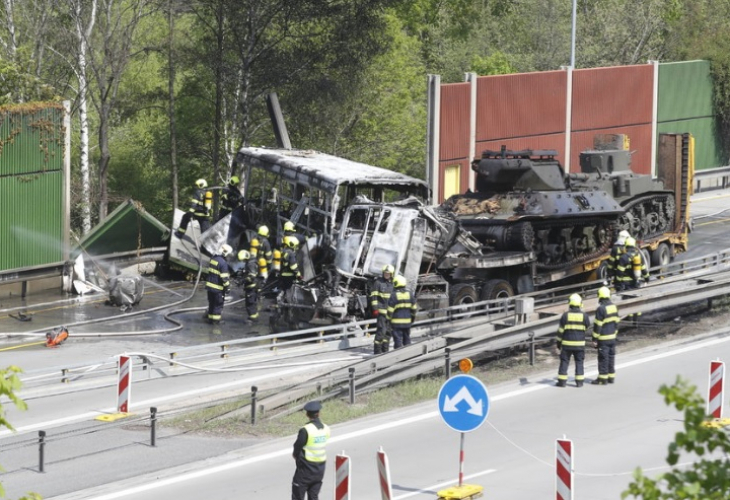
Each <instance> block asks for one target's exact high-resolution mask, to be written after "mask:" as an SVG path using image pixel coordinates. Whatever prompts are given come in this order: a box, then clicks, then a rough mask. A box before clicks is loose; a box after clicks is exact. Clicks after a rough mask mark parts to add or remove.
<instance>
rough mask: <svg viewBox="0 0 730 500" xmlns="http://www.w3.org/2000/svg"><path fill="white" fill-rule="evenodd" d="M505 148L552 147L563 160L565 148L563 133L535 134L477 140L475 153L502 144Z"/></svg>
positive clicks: (494, 148) (496, 147)
mask: <svg viewBox="0 0 730 500" xmlns="http://www.w3.org/2000/svg"><path fill="white" fill-rule="evenodd" d="M503 144H504V145H505V146H506V147H507V149H511V150H513V151H519V150H522V149H554V150H556V151H557V152H558V156H557V159H558V161H560V163H564V162H563V151H564V149H565V134H552V135H537V136H532V137H517V138H514V139H504V140H496V141H485V142H478V143H477V149H476V154H477V157H480V156H481V155H482V151H485V150H490V151H499V150H500V148H501V147H502V145H503Z"/></svg>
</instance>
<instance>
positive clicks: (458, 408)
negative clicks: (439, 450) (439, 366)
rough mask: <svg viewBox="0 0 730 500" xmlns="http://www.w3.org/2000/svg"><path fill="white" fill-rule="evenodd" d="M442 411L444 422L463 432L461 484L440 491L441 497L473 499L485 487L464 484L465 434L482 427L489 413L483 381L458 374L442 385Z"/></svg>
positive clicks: (439, 398)
mask: <svg viewBox="0 0 730 500" xmlns="http://www.w3.org/2000/svg"><path fill="white" fill-rule="evenodd" d="M438 405H439V413H440V414H441V418H442V419H443V421H444V423H445V424H446V425H447V426H449V427H450V428H452V429H453V430H455V431H457V432H459V433H461V439H460V446H459V485H458V486H456V487H454V488H448V489H446V490H442V491H439V492H438V495H439V498H449V499H460V498H471V497H473V496H474V495H477V494H479V493H481V492H482V490H483V489H484V488H483V487H482V486H478V485H469V484H464V436H465V434H466V433H467V432H471V431H473V430H476V429H478V428H479V427H481V425H482V424H483V423H484V421H485V420H486V419H487V415H488V414H489V395H488V394H487V388H486V387H485V386H484V384H483V383H482V381H481V380H479V379H478V378H476V377H472V376H471V375H456V376H454V377H452V378H450V379H449V380H447V381H446V382H445V383H444V385H442V386H441V390H439V396H438Z"/></svg>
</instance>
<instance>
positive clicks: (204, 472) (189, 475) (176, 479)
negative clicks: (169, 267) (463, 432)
mask: <svg viewBox="0 0 730 500" xmlns="http://www.w3.org/2000/svg"><path fill="white" fill-rule="evenodd" d="M729 341H730V336H728V337H723V338H719V339H712V340H707V341H704V342H700V343H698V344H693V345H690V346H685V347H682V348H679V349H675V350H671V351H667V352H665V353H661V354H656V355H653V356H649V357H647V358H641V359H637V360H634V361H629V362H626V363H623V364H619V365H617V367H618V368H626V367H630V366H636V365H641V364H644V363H650V362H652V361H656V360H658V359H663V358H668V357H671V356H677V355H679V354H684V353H686V352H691V351H696V350H697V349H702V348H704V347H709V346H713V345H716V344H722V343H725V342H729ZM551 387H552V386H551V385H547V384H536V385H534V386H530V387H525V388H523V389H517V390H515V391H511V392H508V393H505V394H500V395H498V396H496V397H494V398H491V399H492V401H500V400H504V399H510V398H513V397H517V396H521V395H524V394H528V393H530V392H534V391H540V390H543V389H548V388H551ZM438 415H439V412H438V411H433V412H428V413H424V414H421V415H416V416H414V417H409V418H405V419H402V420H396V421H393V422H388V423H386V424H381V425H376V426H374V427H369V428H367V429H361V430H357V431H354V432H350V433H347V434H342V435H340V436H334V437H333V438H332V439H330V440H329V442H330V443H338V442H340V441H347V440H349V439H353V438H356V437H360V436H365V435H368V434H373V433H376V432H380V431H382V430H384V429H392V428H394V427H400V426H403V425H408V424H412V423H414V422H420V421H422V420H427V419H429V418H435V417H437V416H438ZM290 453H291V448H290V447H287V448H285V449H282V450H279V451H274V452H271V453H267V454H265V455H260V456H257V457H251V458H246V459H243V460H237V461H235V462H229V463H227V464H223V465H218V466H215V467H210V468H208V469H201V470H198V471H194V472H186V473H185V474H184V475H180V476H173V477H169V478H166V479H159V480H157V481H155V482H154V483H149V484H143V485H139V486H135V487H133V488H129V489H126V490H121V491H116V492H113V493H109V494H106V495H101V496H97V497H92V498H90V499H89V500H113V499H115V498H122V497H126V496H130V495H134V494H135V493H141V492H145V491H150V490H155V489H157V488H161V487H164V486H168V485H172V484H177V483H182V482H186V481H190V480H191V479H197V478H200V477H205V476H209V475H211V474H216V473H218V472H223V471H227V470H231V469H237V468H239V467H243V466H246V465H249V464H254V463H258V462H263V461H265V460H270V459H272V458H278V457H282V456H288V455H289V454H290ZM492 472H495V469H490V470H488V471H483V472H481V473H478V474H489V473H492ZM469 477H475V476H469ZM445 484H451V483H445ZM439 486H440V485H437V486H432V487H430V488H436V487H439ZM426 489H429V488H426ZM415 494H417V493H407V494H406V495H404V496H400V497H397V499H394V500H398V499H401V498H407V496H412V495H415Z"/></svg>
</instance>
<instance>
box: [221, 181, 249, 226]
mask: <svg viewBox="0 0 730 500" xmlns="http://www.w3.org/2000/svg"><path fill="white" fill-rule="evenodd" d="M239 184H241V180H240V179H239V178H238V176H235V175H234V176H233V177H231V178H230V180H229V181H228V184H227V185H226V187H224V188H223V191H222V192H221V209H220V211H219V212H218V220H221V219H222V218H223V217H225V216H226V215H228V214H230V213H231V212H233V211H234V210H235V209H237V208H238V207H240V206H241V205H242V204H243V196H242V195H241V190H240V188H239Z"/></svg>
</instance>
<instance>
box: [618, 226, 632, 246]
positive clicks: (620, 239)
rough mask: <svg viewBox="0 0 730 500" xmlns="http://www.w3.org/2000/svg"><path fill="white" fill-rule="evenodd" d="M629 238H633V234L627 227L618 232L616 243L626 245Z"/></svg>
mask: <svg viewBox="0 0 730 500" xmlns="http://www.w3.org/2000/svg"><path fill="white" fill-rule="evenodd" d="M627 238H631V235H630V234H629V232H628V231H627V230H626V229H624V230H622V231H621V232H620V233H618V238H616V244H617V245H621V246H623V245H625V244H626V239H627Z"/></svg>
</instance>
